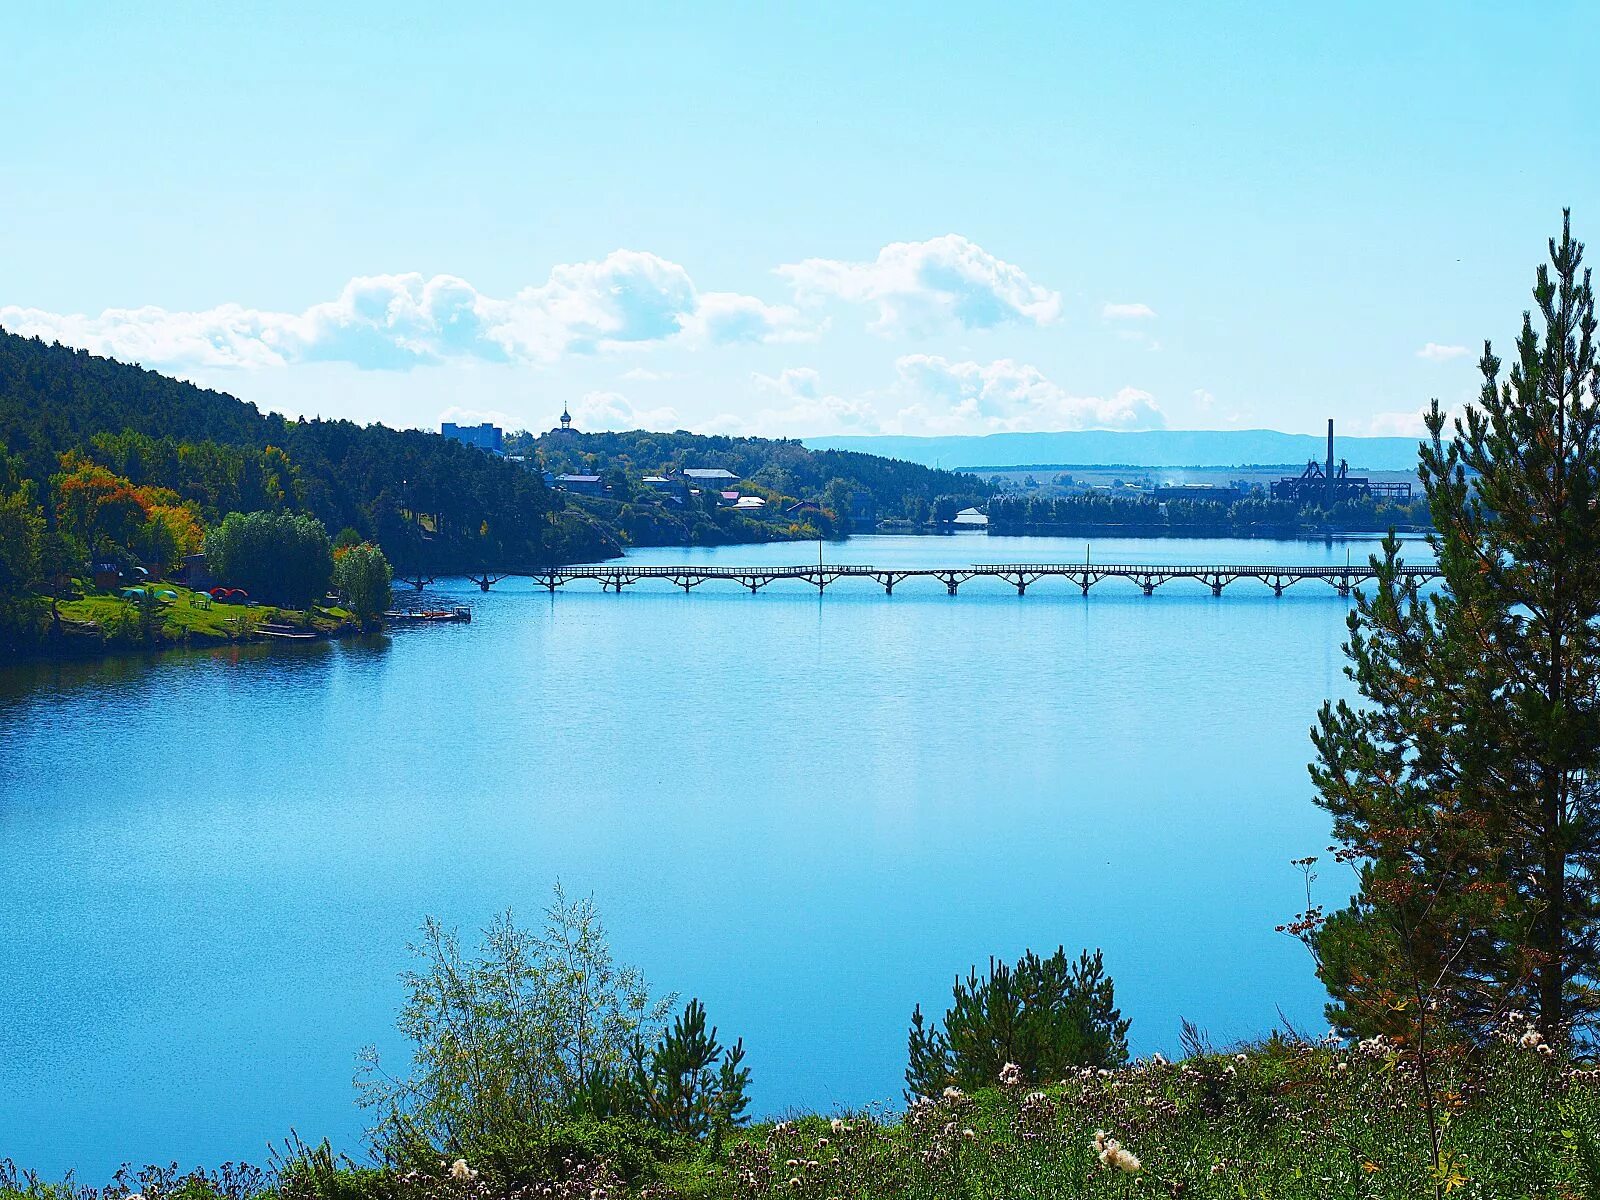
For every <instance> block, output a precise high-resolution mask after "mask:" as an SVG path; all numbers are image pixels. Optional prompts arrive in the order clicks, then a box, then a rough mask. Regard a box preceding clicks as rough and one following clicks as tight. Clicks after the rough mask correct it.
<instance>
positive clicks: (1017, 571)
mask: <svg viewBox="0 0 1600 1200" xmlns="http://www.w3.org/2000/svg"><path fill="white" fill-rule="evenodd" d="M1400 573H1401V575H1402V576H1403V577H1404V578H1406V579H1408V580H1416V581H1417V582H1419V583H1426V582H1428V581H1430V580H1432V579H1435V578H1437V577H1438V574H1439V571H1438V568H1437V567H1436V566H1432V565H1428V566H1410V565H1404V566H1402V567H1401V568H1400ZM527 574H528V575H530V576H531V577H532V578H533V579H534V580H535V581H536V582H538V583H540V584H542V585H544V586H545V587H547V588H548V589H549V590H550V591H552V592H554V591H555V590H556V588H557V587H559V586H561V585H562V584H564V583H567V582H569V581H572V580H578V579H597V580H599V581H600V584H601V586H602V587H603V588H604V589H606V590H608V591H610V590H615V591H618V592H620V591H621V590H622V589H623V588H624V587H626V586H628V585H630V584H634V583H637V582H639V581H640V580H644V579H665V580H668V581H670V582H671V583H673V584H674V585H675V586H677V587H681V588H683V590H684V591H686V592H687V591H689V590H690V589H691V588H694V587H697V586H698V585H700V584H702V583H705V582H708V581H710V580H714V579H727V580H733V581H735V582H737V583H739V584H740V585H741V586H743V587H747V588H749V589H750V591H752V592H754V591H757V590H759V589H760V588H762V587H765V586H766V585H767V584H769V583H775V582H777V581H778V580H782V579H798V580H801V581H803V582H805V583H808V584H810V585H812V586H814V587H816V588H817V589H818V590H819V591H820V590H822V589H825V588H826V587H827V586H828V585H829V584H831V583H835V582H837V581H838V580H840V579H848V578H865V579H871V580H873V581H874V582H876V583H878V584H880V585H881V586H882V587H883V588H884V589H885V591H887V592H889V593H891V594H892V593H893V592H894V588H895V585H896V584H898V583H902V582H904V581H905V580H907V579H919V578H920V579H937V580H939V581H940V582H941V583H943V584H944V585H945V588H946V589H947V590H948V592H949V593H950V595H952V596H953V595H955V594H956V591H957V589H958V588H959V587H960V585H961V584H963V583H965V582H967V581H968V580H971V579H977V578H980V577H991V578H998V579H1003V580H1005V581H1006V582H1007V583H1009V584H1011V585H1012V586H1013V587H1015V588H1016V589H1017V591H1018V593H1019V594H1021V593H1025V592H1026V591H1027V589H1028V586H1029V585H1030V584H1033V583H1037V582H1038V581H1039V580H1041V579H1046V578H1051V577H1056V578H1063V579H1068V580H1070V581H1072V582H1073V583H1075V584H1077V585H1078V586H1079V587H1080V588H1082V590H1083V592H1084V593H1085V594H1088V591H1089V589H1090V588H1091V587H1093V586H1094V585H1095V584H1097V583H1100V582H1102V581H1104V580H1107V579H1128V580H1132V581H1133V582H1134V583H1136V584H1138V585H1139V586H1140V587H1141V588H1142V589H1143V590H1144V593H1145V594H1146V595H1151V594H1153V593H1154V591H1155V589H1156V588H1158V587H1160V586H1161V585H1162V584H1165V583H1170V582H1172V581H1173V580H1178V579H1193V580H1197V581H1199V582H1201V583H1203V584H1205V585H1207V586H1208V587H1210V588H1211V590H1212V592H1213V594H1215V595H1221V594H1222V589H1223V588H1224V587H1226V586H1228V585H1229V584H1230V583H1234V582H1237V581H1238V580H1241V579H1253V580H1256V581H1258V582H1260V583H1262V584H1265V585H1266V586H1268V587H1270V588H1272V589H1273V591H1274V592H1275V593H1276V594H1278V595H1282V594H1283V590H1284V589H1285V588H1287V587H1291V586H1293V585H1294V584H1296V583H1298V582H1300V581H1301V580H1305V579H1320V580H1322V581H1324V582H1326V583H1328V584H1330V585H1331V586H1332V587H1333V588H1334V589H1335V590H1336V591H1337V592H1338V593H1339V594H1340V595H1341V596H1347V595H1349V594H1350V592H1351V590H1352V589H1353V588H1355V587H1358V586H1359V585H1361V584H1363V583H1367V582H1370V581H1371V580H1373V579H1374V578H1376V576H1377V572H1376V571H1375V570H1374V569H1373V567H1372V566H1371V564H1370V563H1350V564H1348V565H1346V566H1325V565H1300V564H1284V563H1245V564H1238V563H1221V564H1218V563H1200V564H1192V563H1093V562H1090V563H970V564H967V565H965V566H949V567H875V566H871V565H868V564H864V563H822V564H816V565H812V564H805V565H796V566H781V565H774V566H743V567H718V566H693V565H678V566H658V565H653V564H643V563H640V564H634V563H628V562H619V563H602V564H598V565H586V566H573V567H554V568H546V569H542V570H536V571H530V572H527Z"/></svg>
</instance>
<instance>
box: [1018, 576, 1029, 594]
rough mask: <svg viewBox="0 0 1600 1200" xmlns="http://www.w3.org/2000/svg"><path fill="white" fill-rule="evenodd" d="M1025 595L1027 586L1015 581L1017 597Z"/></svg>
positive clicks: (1020, 581)
mask: <svg viewBox="0 0 1600 1200" xmlns="http://www.w3.org/2000/svg"><path fill="white" fill-rule="evenodd" d="M1027 594H1028V585H1027V584H1025V583H1023V582H1022V580H1020V579H1019V580H1017V595H1019V596H1026V595H1027Z"/></svg>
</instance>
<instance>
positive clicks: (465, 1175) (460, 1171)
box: [450, 1158, 478, 1183]
mask: <svg viewBox="0 0 1600 1200" xmlns="http://www.w3.org/2000/svg"><path fill="white" fill-rule="evenodd" d="M477 1177H478V1173H477V1172H476V1171H474V1170H473V1169H472V1168H471V1167H469V1166H467V1160H466V1159H464V1158H458V1159H456V1160H455V1162H453V1163H451V1164H450V1178H451V1179H456V1180H460V1181H461V1182H462V1183H469V1182H471V1181H472V1180H474V1179H476V1178H477Z"/></svg>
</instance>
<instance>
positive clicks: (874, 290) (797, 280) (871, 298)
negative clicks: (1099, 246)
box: [778, 233, 1061, 335]
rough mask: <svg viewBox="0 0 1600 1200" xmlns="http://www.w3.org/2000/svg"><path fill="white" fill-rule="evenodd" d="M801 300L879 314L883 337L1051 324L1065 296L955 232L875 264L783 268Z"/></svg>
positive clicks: (814, 261) (898, 248) (907, 245)
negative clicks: (835, 303)
mask: <svg viewBox="0 0 1600 1200" xmlns="http://www.w3.org/2000/svg"><path fill="white" fill-rule="evenodd" d="M778 274H780V275H782V276H783V277H784V278H786V279H787V280H788V281H789V284H790V286H792V287H793V288H794V291H795V295H796V296H797V297H798V298H799V299H800V300H801V301H802V302H803V303H817V302H820V301H822V300H826V299H830V298H837V299H841V300H845V301H848V302H850V303H852V304H863V305H870V306H872V307H874V308H875V309H876V312H877V315H876V317H875V318H874V320H873V322H872V325H871V328H872V329H873V330H874V331H875V332H878V333H881V334H885V335H889V334H896V333H929V332H933V331H935V330H938V329H941V328H946V327H949V326H951V325H955V326H959V327H962V328H966V329H989V328H992V327H994V326H996V325H1001V324H1005V323H1008V322H1020V323H1023V324H1032V325H1048V324H1049V323H1050V322H1052V321H1054V320H1056V319H1057V318H1058V317H1059V316H1060V315H1061V296H1060V294H1059V293H1058V292H1053V291H1050V290H1049V289H1048V288H1044V287H1041V286H1039V285H1038V284H1036V283H1034V282H1033V280H1031V279H1029V278H1028V276H1027V274H1026V273H1025V272H1024V271H1023V270H1022V268H1021V267H1018V266H1014V265H1013V264H1011V263H1008V262H1005V261H1004V260H1002V259H999V258H996V257H995V256H994V255H992V254H990V253H989V252H988V251H987V250H985V249H984V248H983V247H982V246H979V245H977V244H976V243H975V242H972V241H969V240H968V239H967V238H964V237H961V236H960V235H958V234H953V233H951V234H946V235H945V236H943V237H937V238H933V239H931V240H929V241H925V242H894V243H892V244H891V245H888V246H885V247H884V248H883V249H882V250H881V251H879V252H878V257H877V258H876V259H875V260H874V261H872V262H845V261H841V260H839V259H830V258H808V259H806V260H805V261H804V262H799V263H790V264H787V265H785V266H781V267H779V268H778Z"/></svg>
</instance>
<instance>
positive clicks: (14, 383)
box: [0, 330, 615, 570]
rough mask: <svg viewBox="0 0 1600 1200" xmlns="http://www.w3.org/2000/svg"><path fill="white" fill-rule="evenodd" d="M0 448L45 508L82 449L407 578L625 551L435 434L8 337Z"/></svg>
mask: <svg viewBox="0 0 1600 1200" xmlns="http://www.w3.org/2000/svg"><path fill="white" fill-rule="evenodd" d="M0 447H3V448H5V449H7V450H9V451H10V453H11V454H12V455H13V456H14V458H16V459H20V460H21V472H22V474H24V475H25V476H26V477H28V478H30V479H32V480H33V481H34V484H35V489H36V492H37V494H38V495H39V496H41V497H43V496H48V495H49V494H50V490H51V479H52V478H53V477H54V476H56V475H57V474H58V473H60V472H61V471H62V463H61V459H60V456H61V455H62V454H63V453H66V452H69V451H75V452H77V453H78V454H80V455H82V456H83V457H84V458H86V459H88V460H91V461H92V462H93V463H95V464H98V465H99V466H103V467H105V468H107V469H109V470H110V471H112V472H114V473H115V474H116V475H117V476H120V477H122V478H124V479H126V480H127V481H128V482H130V483H131V484H133V485H135V486H139V487H153V488H166V489H170V490H171V491H173V492H175V493H176V494H177V497H178V499H179V501H180V502H184V503H188V504H192V505H193V506H194V507H195V508H196V509H197V510H198V513H197V515H198V517H199V519H200V520H201V521H202V522H204V523H205V524H207V525H211V524H215V523H216V522H217V521H219V520H220V519H221V518H222V517H223V516H224V515H225V514H226V513H228V512H230V511H256V510H261V509H269V510H277V509H284V508H288V509H294V510H300V511H305V512H308V513H310V514H311V515H313V516H315V517H316V518H317V519H318V520H320V521H321V522H322V523H323V524H324V525H325V526H327V528H328V529H329V530H340V529H346V528H350V529H354V530H356V532H357V533H359V534H360V535H361V536H362V537H363V538H370V539H373V540H375V541H377V542H378V543H379V544H381V545H382V546H383V548H384V550H385V551H386V552H387V553H388V554H389V556H390V557H391V558H392V559H393V560H394V561H395V562H396V563H397V564H398V565H400V566H402V567H418V568H424V569H429V570H450V569H466V568H471V567H477V566H481V565H483V563H485V562H486V561H493V562H497V563H512V564H515V563H521V562H530V561H550V560H556V561H566V560H571V559H574V558H587V557H599V556H603V555H605V554H607V553H611V552H614V548H615V540H614V539H613V538H612V537H611V536H610V535H609V534H608V533H607V531H606V530H605V529H603V528H602V527H601V526H599V525H598V524H597V523H596V522H594V521H593V520H592V519H590V518H589V517H587V516H586V515H585V514H583V513H581V512H579V511H578V510H576V509H569V508H568V506H566V505H565V504H564V503H563V500H562V498H561V497H560V496H558V495H555V494H553V493H552V492H551V491H550V490H549V489H547V488H546V487H545V486H544V483H543V481H542V480H541V479H540V477H539V476H537V475H535V474H530V473H529V472H527V471H525V470H522V469H520V468H519V467H517V466H515V465H513V464H510V463H507V462H505V461H503V460H501V459H498V458H496V457H494V456H491V455H487V454H483V453H481V452H479V451H476V450H473V449H471V448H469V447H466V446H462V445H459V444H457V443H455V442H452V441H449V440H447V439H445V438H442V437H439V436H438V435H437V434H431V433H423V432H421V431H417V430H395V429H389V428H387V427H386V426H383V425H368V426H359V425H355V424H353V423H351V422H349V421H321V420H318V421H305V420H300V421H290V420H286V419H285V418H283V417H281V416H277V415H274V414H263V413H261V412H260V411H258V410H257V409H256V407H255V405H253V404H248V403H246V402H244V401H242V400H239V399H236V398H235V397H233V396H229V395H226V394H224V393H221V392H213V391H208V390H206V389H204V388H199V387H195V386H194V385H193V384H188V383H183V382H180V381H178V380H175V379H169V378H167V377H166V376H163V375H159V374H157V373H155V372H153V371H146V370H144V369H142V368H140V367H137V366H132V365H129V364H126V363H120V362H117V361H115V360H113V359H107V358H98V357H96V356H94V355H91V354H89V353H87V352H85V351H82V350H74V349H71V348H69V347H66V346H61V345H46V344H45V343H44V342H42V341H39V340H38V339H36V338H22V337H18V336H16V335H14V334H11V333H8V332H6V331H4V330H0Z"/></svg>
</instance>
